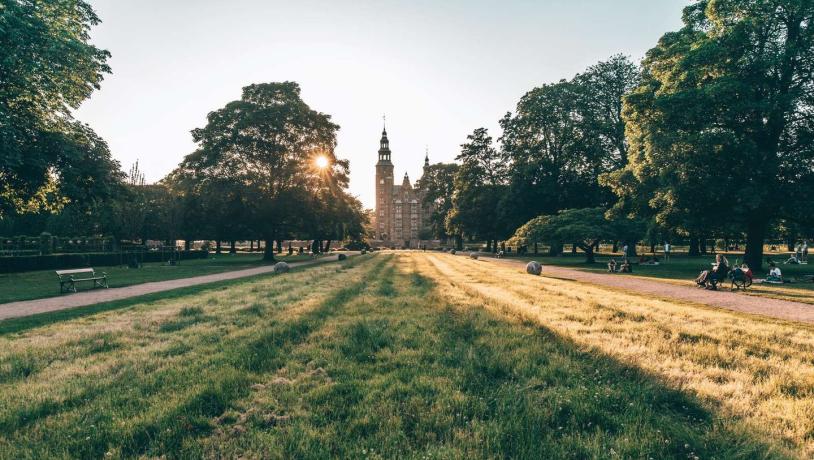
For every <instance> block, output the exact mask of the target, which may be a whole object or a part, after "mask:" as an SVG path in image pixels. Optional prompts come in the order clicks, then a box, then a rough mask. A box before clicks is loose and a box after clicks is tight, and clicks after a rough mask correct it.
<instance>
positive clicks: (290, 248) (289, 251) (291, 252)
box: [288, 241, 294, 255]
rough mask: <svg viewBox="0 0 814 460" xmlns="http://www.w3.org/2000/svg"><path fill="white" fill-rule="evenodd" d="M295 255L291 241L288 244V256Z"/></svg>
mask: <svg viewBox="0 0 814 460" xmlns="http://www.w3.org/2000/svg"><path fill="white" fill-rule="evenodd" d="M293 253H294V248H292V247H291V241H289V242H288V255H291V254H293Z"/></svg>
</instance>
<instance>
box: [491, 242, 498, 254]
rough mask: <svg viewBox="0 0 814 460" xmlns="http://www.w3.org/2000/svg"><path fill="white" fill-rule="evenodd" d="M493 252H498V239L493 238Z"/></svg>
mask: <svg viewBox="0 0 814 460" xmlns="http://www.w3.org/2000/svg"><path fill="white" fill-rule="evenodd" d="M492 252H494V253H495V254H497V240H492Z"/></svg>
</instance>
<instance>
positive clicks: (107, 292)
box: [0, 256, 338, 320]
mask: <svg viewBox="0 0 814 460" xmlns="http://www.w3.org/2000/svg"><path fill="white" fill-rule="evenodd" d="M337 258H338V256H328V257H322V258H319V259H314V260H306V261H303V262H292V263H290V264H289V266H291V267H292V268H293V267H301V266H303V265H313V264H318V263H324V262H331V261H335V260H337ZM272 271H274V266H273V265H264V266H262V267H257V268H247V269H244V270H235V271H231V272H223V273H215V274H212V275H202V276H194V277H191V278H180V279H175V280H167V281H155V282H152V283H143V284H135V285H133V286H125V287H120V288H112V289H93V290H88V291H80V292H78V293H74V294H65V295H62V296H59V297H49V298H47V299H37V300H23V301H20V302H10V303H4V304H0V320H4V319H9V318H19V317H22V316H29V315H36V314H38V313H47V312H51V311H57V310H64V309H66V308H76V307H85V306H88V305H93V304H97V303H102V302H112V301H114V300H122V299H127V298H130V297H138V296H141V295H145V294H152V293H155V292H162V291H170V290H172V289H178V288H183V287H188V286H195V285H198V284H206V283H213V282H215V281H224V280H233V279H237V278H245V277H247V276H254V275H260V274H263V273H270V272H272Z"/></svg>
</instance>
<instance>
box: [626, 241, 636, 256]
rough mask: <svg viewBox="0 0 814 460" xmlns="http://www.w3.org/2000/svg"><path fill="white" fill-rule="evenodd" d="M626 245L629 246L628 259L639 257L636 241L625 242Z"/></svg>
mask: <svg viewBox="0 0 814 460" xmlns="http://www.w3.org/2000/svg"><path fill="white" fill-rule="evenodd" d="M625 244H626V245H627V258H628V259H631V258H634V257H638V256H639V254H638V253H637V252H636V242H635V241H625Z"/></svg>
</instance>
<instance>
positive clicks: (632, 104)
mask: <svg viewBox="0 0 814 460" xmlns="http://www.w3.org/2000/svg"><path fill="white" fill-rule="evenodd" d="M812 6H813V5H812V2H811V1H799V0H794V1H790V0H767V1H756V0H732V1H726V2H722V1H697V2H694V3H693V4H691V5H690V6H688V7H686V8H685V10H684V17H683V21H684V27H683V28H682V29H681V30H680V31H678V32H672V33H668V34H665V35H664V36H663V37H662V38H661V39H660V40H659V43H658V45H657V46H656V47H655V48H653V49H651V50H650V51H649V52H648V53H647V57H646V58H645V60H644V62H643V65H644V78H643V81H642V83H641V84H640V85H639V86H638V87H637V88H636V89H635V90H634V91H633V92H632V94H630V95H629V96H627V97H626V99H625V119H626V120H627V138H628V141H629V142H630V144H631V147H630V155H629V164H628V166H627V167H626V169H625V171H624V172H621V173H618V174H616V175H615V176H612V177H610V178H609V181H608V183H609V184H611V185H613V186H614V190H615V192H616V193H617V194H618V195H619V196H620V197H621V198H622V200H626V201H628V202H635V201H641V197H645V199H646V200H647V203H646V206H642V204H638V205H632V206H631V209H632V210H634V211H636V210H638V211H639V212H640V213H641V212H642V211H643V210H644V211H645V212H646V210H647V209H646V208H649V210H650V211H651V212H652V214H653V215H654V216H655V218H656V219H657V221H659V222H661V223H664V224H666V225H669V226H677V227H683V228H684V230H685V231H687V232H693V231H697V230H698V229H700V228H727V227H729V228H736V229H738V230H741V231H744V232H745V233H746V235H747V248H746V251H747V253H746V257H745V258H746V261H747V263H749V264H750V265H751V266H754V267H759V266H760V265H761V263H762V254H763V242H764V238H765V236H766V232H767V226H768V224H769V223H770V222H771V221H772V220H773V219H776V218H778V217H793V216H794V214H795V210H796V209H797V208H799V203H800V200H805V199H806V198H805V197H810V196H811V195H812V193H814V189H812V188H811V186H812V175H814V170H813V167H812V165H814V143H812V134H813V133H814V129H813V128H814V117H812V107H814V105H812V102H814V99H813V98H814V79H813V78H812V70H814V69H813V67H814V28H813V27H812V26H813V23H814V8H813V7H812Z"/></svg>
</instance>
